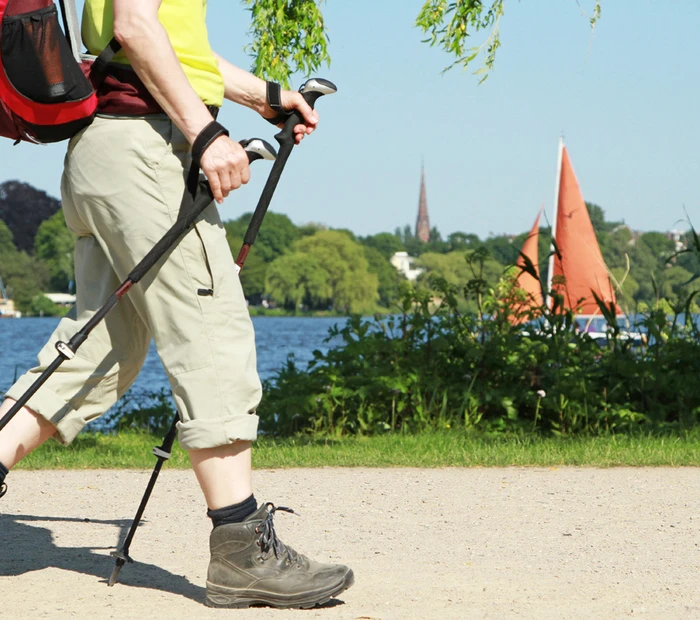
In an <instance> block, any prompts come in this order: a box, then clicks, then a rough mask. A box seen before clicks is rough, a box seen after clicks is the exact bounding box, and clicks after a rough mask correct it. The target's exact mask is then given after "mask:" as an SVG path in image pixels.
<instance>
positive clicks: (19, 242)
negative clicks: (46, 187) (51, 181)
mask: <svg viewBox="0 0 700 620" xmlns="http://www.w3.org/2000/svg"><path fill="white" fill-rule="evenodd" d="M60 208H61V203H60V202H59V201H58V200H56V199H55V198H52V197H51V196H49V195H48V194H47V193H46V192H42V191H41V190H38V189H36V188H34V187H32V186H31V185H29V184H27V183H20V182H19V181H6V182H5V183H2V184H0V220H2V221H4V222H5V224H7V227H8V228H9V229H10V230H11V231H12V235H13V236H14V243H15V246H16V247H17V249H18V250H23V251H25V252H31V251H33V249H34V237H35V236H36V231H37V230H38V229H39V226H40V225H41V223H42V222H43V221H44V220H46V219H48V218H49V217H51V216H52V215H53V214H54V213H56V211H58V210H59V209H60Z"/></svg>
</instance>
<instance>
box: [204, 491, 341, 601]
mask: <svg viewBox="0 0 700 620" xmlns="http://www.w3.org/2000/svg"><path fill="white" fill-rule="evenodd" d="M277 510H282V511H284V512H291V513H294V511H293V510H290V509H289V508H283V507H282V506H278V507H275V505H274V504H270V503H268V504H263V505H262V506H261V507H260V508H258V510H257V511H256V512H254V513H253V514H252V515H250V516H249V517H248V518H247V519H246V520H245V521H243V522H242V523H227V524H225V525H220V526H218V527H216V528H214V530H213V531H212V533H211V537H210V540H209V545H210V548H211V561H210V562H209V572H208V574H207V598H206V604H207V605H208V606H209V607H250V606H251V605H269V606H271V607H284V608H295V609H296V608H299V607H301V608H304V609H308V608H309V607H314V606H315V605H321V604H323V603H325V602H326V601H328V600H330V599H331V598H333V597H334V596H336V595H338V594H340V593H341V592H342V591H343V590H347V589H348V588H349V587H350V586H351V585H352V584H353V583H354V581H355V578H354V576H353V573H352V571H351V570H350V569H349V568H348V567H347V566H343V565H341V564H319V563H318V562H314V561H313V560H309V559H308V558H307V557H306V556H303V555H301V554H299V553H297V552H296V551H294V549H292V548H291V547H288V546H287V545H285V544H284V543H283V542H282V541H281V540H280V539H279V538H277V533H276V532H275V527H274V524H273V522H272V519H273V517H274V514H275V511H277Z"/></svg>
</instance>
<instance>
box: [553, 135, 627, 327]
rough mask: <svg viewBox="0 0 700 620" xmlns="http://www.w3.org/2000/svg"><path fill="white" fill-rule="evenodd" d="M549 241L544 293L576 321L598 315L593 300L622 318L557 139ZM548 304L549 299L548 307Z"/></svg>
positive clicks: (578, 190)
mask: <svg viewBox="0 0 700 620" xmlns="http://www.w3.org/2000/svg"><path fill="white" fill-rule="evenodd" d="M552 238H553V239H554V243H553V244H552V254H551V256H550V259H549V273H548V277H547V290H548V291H553V292H554V293H555V294H558V295H561V296H562V298H563V301H564V308H565V309H567V310H572V311H573V312H574V314H576V315H577V316H578V317H579V318H582V319H590V318H592V317H595V316H599V315H600V314H601V311H600V307H599V306H598V303H597V301H596V299H595V296H597V297H598V299H600V300H602V301H603V302H604V303H605V305H606V306H608V307H613V308H614V309H615V314H616V315H618V316H622V314H623V313H622V311H621V310H620V307H619V306H618V305H617V300H616V297H615V289H614V288H613V284H612V281H611V279H610V275H609V272H608V268H607V266H606V265H605V261H604V260H603V255H602V253H601V251H600V246H599V245H598V239H597V238H596V235H595V230H593V224H592V223H591V218H590V216H589V215H588V209H587V208H586V203H585V202H584V200H583V194H582V193H581V187H580V186H579V183H578V180H577V179H576V173H575V172H574V168H573V166H572V165H571V160H570V158H569V153H568V151H567V150H566V147H565V146H564V140H562V139H561V138H560V139H559V157H558V172H557V183H556V192H555V200H554V229H553V230H552ZM594 293H595V296H594ZM552 302H553V300H552V299H550V300H549V303H550V306H551V304H552Z"/></svg>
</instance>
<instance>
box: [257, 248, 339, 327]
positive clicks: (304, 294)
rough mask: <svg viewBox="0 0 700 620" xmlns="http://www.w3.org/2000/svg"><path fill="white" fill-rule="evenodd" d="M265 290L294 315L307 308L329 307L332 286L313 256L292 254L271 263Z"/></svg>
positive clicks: (324, 271)
mask: <svg viewBox="0 0 700 620" xmlns="http://www.w3.org/2000/svg"><path fill="white" fill-rule="evenodd" d="M265 286H266V291H267V293H268V294H269V295H270V297H272V299H273V300H274V301H275V302H277V303H278V304H281V305H282V306H284V307H285V308H287V309H289V310H293V311H294V312H295V313H296V312H297V310H299V309H300V308H301V306H302V305H306V306H308V307H311V308H318V307H323V308H326V307H328V305H329V300H331V298H332V296H333V287H332V286H331V283H330V280H329V278H328V272H327V271H326V270H325V269H323V267H322V266H321V265H320V264H319V263H318V261H317V260H316V259H315V258H314V257H309V256H304V255H303V254H302V253H301V252H293V253H291V254H288V255H286V256H284V257H280V258H278V259H277V260H276V261H274V262H273V263H272V264H271V265H270V268H269V269H268V272H267V279H266V285H265Z"/></svg>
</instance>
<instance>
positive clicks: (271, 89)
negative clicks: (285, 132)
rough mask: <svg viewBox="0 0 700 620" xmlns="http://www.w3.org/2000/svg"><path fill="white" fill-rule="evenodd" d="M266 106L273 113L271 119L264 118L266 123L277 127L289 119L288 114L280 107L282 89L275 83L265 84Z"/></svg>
mask: <svg viewBox="0 0 700 620" xmlns="http://www.w3.org/2000/svg"><path fill="white" fill-rule="evenodd" d="M266 92H267V105H269V106H270V109H271V110H272V111H273V112H275V116H274V117H272V118H266V119H265V120H266V121H267V122H268V123H271V124H273V125H279V124H280V123H284V122H285V121H286V120H287V119H288V118H289V112H287V110H285V109H284V108H283V107H282V87H281V86H280V85H279V84H278V83H277V82H267V88H266Z"/></svg>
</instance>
